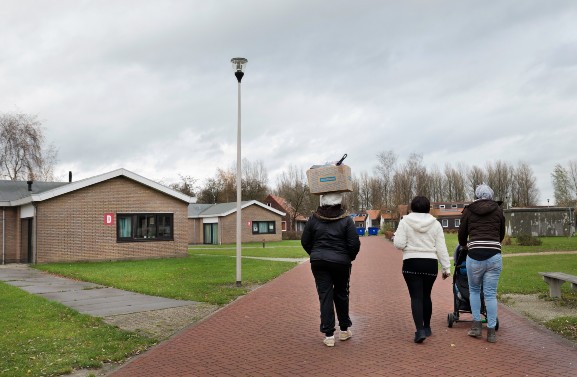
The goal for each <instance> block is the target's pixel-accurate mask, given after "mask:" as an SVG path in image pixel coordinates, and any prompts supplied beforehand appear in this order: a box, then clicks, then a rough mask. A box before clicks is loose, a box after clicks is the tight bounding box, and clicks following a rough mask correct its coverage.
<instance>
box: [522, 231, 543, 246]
mask: <svg viewBox="0 0 577 377" xmlns="http://www.w3.org/2000/svg"><path fill="white" fill-rule="evenodd" d="M541 243H542V242H541V240H540V239H539V238H538V237H534V236H532V235H530V234H521V235H519V236H517V245H520V246H539V245H541Z"/></svg>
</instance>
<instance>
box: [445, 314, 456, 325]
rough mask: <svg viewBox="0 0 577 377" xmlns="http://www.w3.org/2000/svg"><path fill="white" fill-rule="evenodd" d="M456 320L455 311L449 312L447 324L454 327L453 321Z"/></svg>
mask: <svg viewBox="0 0 577 377" xmlns="http://www.w3.org/2000/svg"><path fill="white" fill-rule="evenodd" d="M454 322H455V315H454V314H453V313H449V314H448V315H447V325H448V326H449V327H453V323H454Z"/></svg>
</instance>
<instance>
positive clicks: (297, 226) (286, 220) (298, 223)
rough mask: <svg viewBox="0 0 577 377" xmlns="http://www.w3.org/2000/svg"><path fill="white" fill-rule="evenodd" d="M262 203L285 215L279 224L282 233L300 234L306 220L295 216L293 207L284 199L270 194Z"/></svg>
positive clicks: (303, 217) (301, 216)
mask: <svg viewBox="0 0 577 377" xmlns="http://www.w3.org/2000/svg"><path fill="white" fill-rule="evenodd" d="M264 203H265V204H266V205H268V206H270V207H272V208H274V209H276V210H278V211H281V212H284V213H285V215H284V216H283V218H282V223H281V229H282V231H283V232H291V231H295V232H302V231H303V229H304V228H305V224H306V222H307V218H306V217H305V216H303V215H301V214H300V213H297V214H296V216H295V210H294V208H293V206H292V205H291V204H290V203H289V202H287V201H286V199H285V198H282V197H280V196H276V195H272V194H271V195H268V196H267V197H266V198H265V200H264ZM293 217H294V224H293Z"/></svg>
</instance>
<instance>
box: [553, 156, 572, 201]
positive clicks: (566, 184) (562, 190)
mask: <svg viewBox="0 0 577 377" xmlns="http://www.w3.org/2000/svg"><path fill="white" fill-rule="evenodd" d="M551 179H552V180H553V190H554V194H553V195H554V196H555V204H556V205H558V206H570V205H572V204H574V203H575V201H574V197H573V195H572V193H571V180H570V178H569V173H568V172H567V170H566V169H565V168H564V167H563V166H562V165H561V164H556V165H555V168H554V169H553V173H551Z"/></svg>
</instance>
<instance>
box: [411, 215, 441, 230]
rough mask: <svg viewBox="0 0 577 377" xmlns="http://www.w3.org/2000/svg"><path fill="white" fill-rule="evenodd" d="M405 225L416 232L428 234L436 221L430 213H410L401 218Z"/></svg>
mask: <svg viewBox="0 0 577 377" xmlns="http://www.w3.org/2000/svg"><path fill="white" fill-rule="evenodd" d="M403 220H405V223H406V224H407V225H409V226H410V227H411V228H413V229H414V230H415V231H416V232H419V233H425V232H428V231H429V230H430V229H431V227H432V226H433V224H435V223H436V222H438V221H437V219H436V218H435V217H434V216H433V215H431V214H430V213H418V212H411V213H409V214H408V215H406V216H404V217H403Z"/></svg>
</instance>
